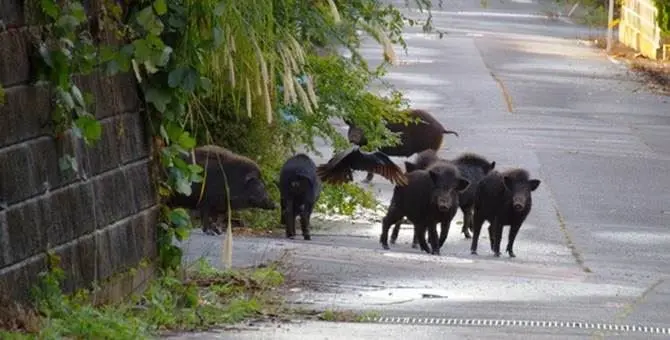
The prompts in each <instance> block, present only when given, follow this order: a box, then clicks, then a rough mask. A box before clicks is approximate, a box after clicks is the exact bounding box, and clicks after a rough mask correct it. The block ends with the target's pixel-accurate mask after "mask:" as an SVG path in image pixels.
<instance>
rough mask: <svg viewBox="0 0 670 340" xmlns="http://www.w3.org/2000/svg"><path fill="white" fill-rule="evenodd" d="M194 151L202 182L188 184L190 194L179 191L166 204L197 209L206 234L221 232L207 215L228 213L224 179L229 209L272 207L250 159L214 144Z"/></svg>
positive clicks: (186, 158)
mask: <svg viewBox="0 0 670 340" xmlns="http://www.w3.org/2000/svg"><path fill="white" fill-rule="evenodd" d="M194 154H195V162H196V164H198V165H200V166H202V167H203V169H204V174H203V177H204V178H203V182H202V183H193V184H192V185H191V190H192V192H191V195H190V196H185V195H183V194H179V193H178V194H175V195H173V196H172V198H171V200H170V201H169V202H168V206H172V207H175V206H179V207H184V208H187V209H194V210H199V211H200V219H201V223H202V230H203V232H205V233H206V234H210V235H212V234H213V233H217V234H220V233H221V232H220V231H219V230H218V229H216V228H213V227H212V226H211V224H210V221H209V216H210V214H211V215H214V217H216V215H218V214H226V213H227V212H228V195H227V193H226V182H227V184H228V190H229V192H230V208H231V209H232V210H243V209H248V208H260V209H266V210H272V209H275V203H274V202H272V200H271V199H270V197H269V196H268V193H267V191H266V189H265V185H264V184H263V181H262V180H261V171H260V168H259V167H258V165H257V164H256V163H255V162H254V161H252V160H251V159H249V158H247V157H244V156H241V155H238V154H235V153H233V152H231V151H230V150H227V149H225V148H223V147H220V146H216V145H204V146H200V147H197V148H195V149H194ZM182 159H183V160H184V161H186V162H187V163H191V162H192V160H191V158H190V157H188V156H183V157H182ZM224 173H225V177H224ZM203 184H204V190H202V186H203Z"/></svg>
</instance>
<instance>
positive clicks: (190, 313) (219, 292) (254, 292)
mask: <svg viewBox="0 0 670 340" xmlns="http://www.w3.org/2000/svg"><path fill="white" fill-rule="evenodd" d="M63 279H64V272H63V270H62V269H61V268H60V267H59V260H58V258H57V257H55V256H52V257H51V269H50V270H49V271H48V272H45V273H44V275H43V276H42V278H41V281H40V285H39V286H37V287H36V288H35V290H34V297H35V299H36V300H35V301H36V309H35V310H34V311H33V310H22V312H21V313H17V314H15V315H12V316H13V317H15V318H17V319H21V318H22V319H23V320H19V321H20V322H19V323H21V324H24V325H32V327H30V328H26V327H24V328H23V329H8V330H4V331H0V338H2V339H60V338H74V339H114V340H116V339H150V338H154V337H155V336H156V335H158V334H160V333H161V332H164V331H175V330H184V331H192V330H201V329H206V328H209V327H212V326H213V325H216V324H226V323H235V322H239V321H242V320H244V319H246V318H249V317H252V316H264V315H277V314H278V313H279V312H280V311H281V310H283V308H284V307H283V305H282V299H281V298H279V297H278V294H277V293H276V292H277V288H278V287H279V286H280V285H282V284H283V282H284V275H283V274H282V273H281V272H280V271H279V269H278V267H277V265H276V264H270V265H269V266H266V267H263V268H256V269H253V268H252V269H241V270H228V271H222V270H218V269H216V268H213V267H211V266H210V265H209V264H208V263H207V262H206V261H205V260H202V259H201V260H200V261H198V262H197V263H196V266H194V268H191V269H189V270H188V271H187V272H186V275H185V278H184V279H177V278H176V277H170V276H164V277H162V278H160V279H159V280H156V281H154V282H152V283H151V285H150V286H149V288H148V289H147V290H146V291H145V292H144V293H143V294H142V295H140V296H134V297H133V298H132V299H130V301H127V302H123V303H121V304H117V305H107V306H96V305H94V304H93V303H92V296H91V295H90V294H89V293H87V292H85V291H80V292H78V293H76V294H74V295H72V296H66V295H63V293H62V292H61V283H62V281H63Z"/></svg>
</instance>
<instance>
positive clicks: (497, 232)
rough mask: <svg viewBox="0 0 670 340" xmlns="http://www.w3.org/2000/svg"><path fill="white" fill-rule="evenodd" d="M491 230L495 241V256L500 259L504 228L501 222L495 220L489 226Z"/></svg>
mask: <svg viewBox="0 0 670 340" xmlns="http://www.w3.org/2000/svg"><path fill="white" fill-rule="evenodd" d="M489 228H491V229H492V230H491V232H492V233H493V237H494V239H495V240H494V241H493V246H494V248H495V249H493V256H495V257H500V239H502V230H503V226H502V224H500V221H499V220H498V219H497V218H495V219H494V220H493V221H492V222H491V225H490V226H489Z"/></svg>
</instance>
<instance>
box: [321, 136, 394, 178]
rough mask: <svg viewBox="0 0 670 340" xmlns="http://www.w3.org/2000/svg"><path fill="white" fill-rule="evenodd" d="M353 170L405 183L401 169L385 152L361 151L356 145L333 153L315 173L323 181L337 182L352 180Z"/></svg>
mask: <svg viewBox="0 0 670 340" xmlns="http://www.w3.org/2000/svg"><path fill="white" fill-rule="evenodd" d="M354 170H360V171H368V172H372V173H375V174H378V175H381V176H382V177H384V178H386V179H388V180H389V181H391V182H392V183H393V184H395V185H400V186H404V185H407V177H405V174H404V173H403V171H402V170H401V169H400V168H399V167H398V166H397V165H396V164H395V163H393V161H392V160H391V159H390V158H389V157H388V156H387V155H386V154H385V153H383V152H381V151H376V152H365V151H361V150H360V148H359V146H357V145H354V146H352V147H351V148H349V149H348V150H345V151H342V152H339V153H337V154H335V155H334V156H333V158H331V159H330V160H329V161H328V163H326V164H321V165H319V166H318V167H317V170H316V173H317V175H318V176H319V178H321V180H322V181H323V182H326V183H331V184H339V183H344V182H351V181H353V171H354Z"/></svg>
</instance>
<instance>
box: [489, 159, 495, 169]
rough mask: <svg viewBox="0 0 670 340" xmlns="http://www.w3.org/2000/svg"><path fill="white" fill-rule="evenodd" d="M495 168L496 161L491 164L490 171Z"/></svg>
mask: <svg viewBox="0 0 670 340" xmlns="http://www.w3.org/2000/svg"><path fill="white" fill-rule="evenodd" d="M495 168H496V161H493V162H491V168H490V169H489V171H490V170H493V169H495Z"/></svg>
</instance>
